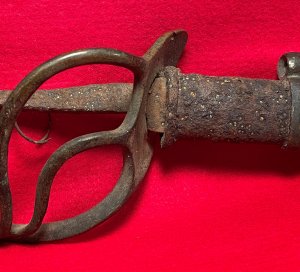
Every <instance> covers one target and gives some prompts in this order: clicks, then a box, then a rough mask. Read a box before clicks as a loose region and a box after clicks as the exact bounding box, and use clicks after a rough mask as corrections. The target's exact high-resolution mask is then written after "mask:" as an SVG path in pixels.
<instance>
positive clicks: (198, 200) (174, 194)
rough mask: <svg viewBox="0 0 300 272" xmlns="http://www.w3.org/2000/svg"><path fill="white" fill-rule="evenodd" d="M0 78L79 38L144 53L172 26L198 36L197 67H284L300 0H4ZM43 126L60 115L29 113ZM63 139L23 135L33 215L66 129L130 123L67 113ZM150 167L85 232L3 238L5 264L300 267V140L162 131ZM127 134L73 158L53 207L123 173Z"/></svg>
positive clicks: (103, 77)
mask: <svg viewBox="0 0 300 272" xmlns="http://www.w3.org/2000/svg"><path fill="white" fill-rule="evenodd" d="M0 7H1V9H0V14H1V17H0V18H1V24H0V41H1V42H0V55H1V57H0V84H1V85H0V88H1V89H13V88H14V87H15V86H16V85H17V83H18V82H19V81H20V80H21V79H22V78H23V77H24V76H25V75H26V74H27V73H28V72H30V71H31V70H32V69H33V68H34V67H36V66H37V65H38V64H40V63H42V62H44V61H46V60H47V59H49V58H51V57H53V56H55V55H57V54H60V53H63V52H67V51H70V50H74V49H79V48H87V47H113V48H117V49H121V50H124V51H127V52H129V53H133V54H137V55H141V54H143V53H144V52H145V51H146V50H147V48H148V47H149V46H150V45H151V44H152V43H153V42H154V41H155V40H156V39H157V38H158V37H159V36H160V35H161V34H163V33H164V32H166V31H169V30H173V29H178V28H182V29H185V30H187V31H188V33H189V40H188V44H187V47H186V50H185V53H184V56H183V57H182V59H181V61H180V63H179V67H180V68H181V69H182V70H183V72H185V73H190V72H197V73H204V74H208V75H232V76H245V77H252V78H254V77H259V78H269V79H275V78H276V64H277V60H278V59H279V57H280V56H281V54H283V53H285V52H288V51H299V50H300V28H299V27H298V25H299V22H300V9H299V1H296V0H294V1H279V0H273V1H270V0H269V1H258V0H252V1H239V0H228V1H220V0H216V1H209V0H198V1H192V0H176V1H153V0H152V1H132V0H127V1H96V0H81V1H57V0H52V1H44V0H40V1H34V0H27V1H21V0H9V1H2V3H1V4H0ZM131 80H132V75H131V74H130V73H129V72H127V71H126V70H124V69H121V68H111V67H109V66H99V65H94V66H87V67H82V68H76V69H72V70H70V71H68V72H64V73H62V74H60V75H58V76H56V77H55V78H53V79H51V80H49V81H48V82H47V84H45V86H43V87H45V88H54V87H66V86H74V85H84V84H90V83H102V82H117V81H119V82H120V81H121V82H122V81H127V82H129V81H131ZM21 119H22V120H20V123H21V126H22V128H23V129H24V131H25V132H28V133H30V135H33V136H36V137H37V136H40V135H42V133H43V130H44V129H45V123H46V120H47V118H46V115H43V114H42V115H40V116H39V115H37V114H35V113H26V114H24V115H23V116H22V118H21ZM52 119H53V128H52V133H51V138H52V140H51V141H50V142H49V143H48V144H46V145H44V146H41V147H37V146H33V145H32V144H30V143H28V142H26V141H24V140H23V139H22V138H21V137H20V136H19V135H17V134H16V133H14V135H13V137H12V140H11V144H10V156H9V160H10V169H9V175H10V179H11V187H12V192H13V201H14V222H18V223H20V222H23V223H25V222H28V220H29V219H30V217H31V214H32V209H33V200H34V191H35V185H36V180H37V176H38V173H39V171H40V170H41V168H42V166H43V164H44V163H45V161H46V160H47V158H48V157H49V156H50V154H51V153H52V152H53V151H54V150H55V149H56V148H57V147H59V146H60V145H61V144H63V143H64V142H65V141H67V140H69V139H71V138H73V137H75V136H78V135H81V134H84V133H88V132H92V131H99V130H103V129H108V128H113V127H116V126H117V125H118V124H119V123H120V120H121V118H120V117H116V116H112V115H105V116H100V115H90V114H61V113H57V114H53V116H52ZM151 137H152V142H153V146H154V157H153V161H152V164H151V167H150V169H149V172H148V174H147V176H146V178H145V179H144V181H143V182H142V184H141V186H140V188H139V189H138V191H137V192H136V193H135V194H134V196H133V197H132V198H131V199H130V200H129V201H128V203H127V204H126V206H125V207H124V208H123V209H122V210H121V211H120V212H119V213H117V214H116V215H115V216H114V217H112V218H111V219H110V220H109V221H107V222H105V223H104V224H103V225H101V226H98V227H97V228H95V229H93V230H92V231H90V232H88V233H86V234H83V235H80V236H78V237H75V238H72V239H68V240H64V241H60V242H57V243H50V244H43V245H33V246H32V245H30V246H29V245H15V244H6V245H2V246H1V247H0V271H6V272H8V271H300V266H299V264H300V231H299V229H300V197H299V196H300V173H299V171H300V170H299V158H300V156H299V155H300V153H299V152H297V151H293V150H281V149H280V147H278V146H271V145H261V144H244V145H237V144H216V143H207V142H201V141H182V142H178V143H176V144H175V145H173V146H171V147H169V148H167V149H164V150H161V149H160V147H159V138H158V136H156V135H151ZM120 155H121V151H120V149H119V148H117V147H112V148H101V149H97V150H93V151H89V152H85V153H83V154H80V155H78V156H76V157H75V158H73V159H72V160H70V161H69V162H68V163H67V164H66V165H64V167H63V169H62V170H61V171H60V172H59V174H58V176H57V177H56V180H55V183H54V186H53V189H52V196H51V200H50V204H49V205H50V208H49V211H48V213H47V216H46V219H45V220H46V221H53V220H57V219H62V218H67V217H70V216H74V215H76V214H78V213H80V212H82V211H85V210H87V209H88V208H90V207H92V206H93V205H95V204H96V203H97V202H98V201H99V200H101V199H102V198H103V197H104V196H105V194H106V193H107V192H109V190H110V189H111V188H112V187H113V185H114V182H115V180H116V178H117V177H118V174H119V171H120V168H121V164H122V161H121V158H120Z"/></svg>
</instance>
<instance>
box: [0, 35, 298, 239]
mask: <svg viewBox="0 0 300 272" xmlns="http://www.w3.org/2000/svg"><path fill="white" fill-rule="evenodd" d="M186 40H187V34H186V32H184V31H180V30H179V31H174V32H169V33H166V34H165V35H163V36H162V37H161V38H159V39H158V40H157V41H156V43H155V44H154V45H153V46H152V47H151V48H150V49H149V50H148V52H147V53H146V54H145V55H144V56H143V57H136V56H134V55H130V54H127V53H124V52H121V51H117V50H113V49H86V50H79V51H74V52H71V53H68V54H64V55H60V56H58V57H56V58H54V59H52V60H50V61H48V62H46V63H44V64H42V65H41V66H39V67H38V68H36V69H35V70H34V71H33V72H32V73H30V74H29V75H28V76H27V77H26V78H25V79H24V80H23V81H22V82H21V83H20V84H19V85H18V86H17V87H16V89H15V90H14V91H13V92H11V93H9V92H5V91H2V92H0V106H1V107H2V109H1V112H0V239H1V240H11V241H22V242H24V241H25V242H36V241H51V240H58V239H63V238H66V237H70V236H73V235H76V234H79V233H82V232H84V231H86V230H88V229H90V228H92V227H94V226H95V225H97V224H99V223H101V222H103V221H104V220H106V219H107V218H109V217H110V216H111V215H112V214H113V213H115V212H116V211H117V210H118V209H119V208H120V207H121V206H122V205H123V204H124V202H125V201H126V200H127V199H128V197H129V196H130V195H131V194H132V193H133V191H134V190H135V188H136V187H137V186H138V184H139V183H140V181H141V180H142V178H143V176H144V175H145V173H146V171H147V169H148V166H149V164H150V160H151V156H152V149H151V147H150V145H149V143H148V141H147V132H148V130H151V131H155V132H159V133H161V134H162V135H163V137H162V146H165V145H168V144H171V143H174V142H175V141H176V140H177V139H179V138H181V137H199V138H205V139H212V140H218V141H219V140H221V141H223V140H228V141H237V142H246V141H256V142H272V143H279V144H281V145H284V146H286V145H288V146H299V145H300V79H299V78H300V54H299V53H289V54H286V55H284V56H283V57H282V58H281V59H280V62H279V64H278V75H279V78H280V80H260V79H245V78H230V77H208V76H202V75H197V74H182V73H181V72H180V70H179V69H177V68H175V67H173V66H175V65H176V63H177V62H178V60H179V58H180V56H181V53H182V51H183V48H184V46H185V43H186ZM93 63H106V64H114V65H118V66H123V67H125V68H127V69H129V70H131V71H132V72H133V73H134V84H127V83H117V84H107V85H89V86H82V87H73V88H67V89H58V90H50V91H39V92H36V93H35V91H36V90H37V89H38V88H39V86H41V85H42V84H43V83H44V82H45V81H46V80H47V79H49V78H50V77H52V76H53V75H55V74H57V73H59V72H61V71H63V70H65V69H69V68H72V67H75V66H79V65H84V64H93ZM23 109H31V110H40V111H89V112H99V111H109V112H126V116H125V118H124V120H123V122H122V124H121V125H120V126H119V127H118V128H117V129H115V130H112V131H104V132H97V133H92V134H87V135H82V136H80V137H77V138H75V139H73V140H71V141H69V142H67V143H65V144H64V145H62V146H61V147H60V148H59V149H58V150H57V151H56V152H54V154H52V155H51V156H50V158H49V159H48V161H47V162H46V164H45V165H44V167H43V169H42V171H41V173H40V175H39V179H38V184H37V190H36V198H35V206H34V213H33V216H32V219H31V220H30V222H29V223H28V224H13V222H12V196H11V192H10V187H9V178H8V173H7V156H8V144H9V140H10V136H11V133H12V129H13V128H14V125H15V122H16V119H17V117H18V115H19V113H20V112H21V111H22V110H23ZM23 136H24V137H25V138H26V136H25V135H23ZM110 144H114V145H115V144H118V145H121V146H122V147H123V149H124V155H123V169H122V173H121V176H120V178H119V180H118V182H117V184H116V185H115V187H114V189H113V190H112V191H111V192H110V193H109V194H108V195H107V196H106V197H105V198H104V200H103V201H102V202H100V203H99V204H97V205H96V206H95V207H93V208H92V209H90V210H89V211H87V212H85V213H82V214H80V215H78V216H75V217H73V218H69V219H66V220H62V221H57V222H51V223H46V224H43V223H42V222H43V218H44V216H45V214H46V211H47V206H48V201H49V196H50V191H51V186H52V183H53V179H54V177H55V175H56V173H57V172H58V171H59V169H60V168H61V166H62V165H63V164H64V163H65V162H66V161H67V160H68V159H70V158H71V157H73V156H74V155H76V154H78V153H80V152H83V151H85V150H88V149H91V148H94V147H98V146H101V145H110Z"/></svg>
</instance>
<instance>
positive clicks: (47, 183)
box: [0, 31, 187, 242]
mask: <svg viewBox="0 0 300 272" xmlns="http://www.w3.org/2000/svg"><path fill="white" fill-rule="evenodd" d="M186 40H187V34H186V32H184V31H174V32H169V33H166V34H165V35H163V36H162V37H161V38H159V39H158V40H157V42H156V43H155V44H154V45H153V46H152V47H151V48H150V50H149V51H148V52H147V53H146V54H145V55H144V56H143V57H136V56H133V55H130V54H127V53H124V52H121V51H118V50H114V49H97V48H96V49H85V50H78V51H74V52H71V53H67V54H63V55H60V56H58V57H56V58H54V59H51V60H50V61H48V62H46V63H44V64H42V65H41V66H39V67H37V68H36V69H35V70H33V71H32V72H31V73H30V74H29V75H28V76H27V77H25V78H24V79H23V80H22V81H21V83H20V84H19V85H18V86H17V87H16V89H15V90H14V91H13V92H12V93H11V94H10V95H9V97H8V98H7V100H6V102H5V103H4V104H3V107H2V110H1V112H0V203H1V204H0V216H1V217H0V239H5V240H16V241H18V240H21V241H28V242H34V241H51V240H57V239H63V238H66V237H70V236H73V235H76V234H79V233H81V232H84V231H86V230H88V229H90V228H92V227H94V226H95V225H97V224H98V223H100V222H102V221H104V220H105V219H107V218H108V217H109V216H110V215H112V214H113V213H114V212H115V211H117V210H118V209H119V208H120V207H121V206H122V205H123V203H124V202H125V201H126V200H127V198H128V197H129V196H130V194H131V193H132V192H133V191H134V189H135V188H136V186H137V185H138V184H139V182H140V180H141V179H142V178H143V176H144V175H145V173H146V171H147V169H148V166H149V163H150V159H151V155H152V150H151V148H150V146H149V144H148V142H147V124H146V105H147V102H146V99H147V94H148V91H149V88H150V86H151V84H152V82H153V81H154V79H155V77H156V75H157V74H158V73H159V72H160V71H161V70H162V69H163V67H165V66H168V65H175V64H176V63H177V61H178V60H179V57H180V55H181V53H182V51H183V48H184V46H185V43H186ZM95 63H103V64H113V65H118V66H122V67H125V68H128V69H129V70H131V71H132V72H133V73H134V87H133V95H132V98H131V101H130V104H129V108H128V111H127V114H126V116H125V118H124V120H123V122H122V124H121V125H120V126H119V127H118V128H117V129H115V130H112V131H107V132H97V133H92V134H87V135H83V136H80V137H77V138H75V139H73V140H71V141H69V142H67V143H65V144H64V145H62V146H61V147H60V148H59V149H58V150H57V151H56V152H54V154H52V156H51V157H50V158H49V159H48V161H47V162H46V164H45V165H44V167H43V169H42V171H41V173H40V175H39V179H38V185H37V190H36V198H35V206H34V213H33V216H32V219H31V221H30V222H29V224H27V225H24V224H12V197H11V192H10V188H9V179H8V175H7V171H8V170H7V156H8V144H9V140H10V137H11V133H12V130H13V127H14V124H15V121H16V119H17V117H18V115H19V114H20V112H21V111H22V109H23V107H24V106H25V104H26V102H27V101H28V100H29V98H30V97H31V96H32V95H33V93H34V92H35V91H36V90H37V89H38V87H40V86H41V85H42V84H43V83H44V82H45V81H46V80H47V79H49V78H50V77H52V76H53V75H55V74H57V73H59V72H61V71H64V70H66V69H69V68H72V67H76V66H80V65H86V64H95ZM110 144H119V145H121V146H122V147H123V148H124V155H123V169H122V173H121V176H120V178H119V181H118V182H117V184H116V186H115V187H114V189H113V190H112V191H111V192H110V193H109V194H108V196H107V197H106V198H104V200H102V202H100V203H99V204H97V205H96V206H95V207H93V208H92V209H90V210H89V211H87V212H85V213H82V214H80V215H78V216H75V217H73V218H70V219H66V220H62V221H57V222H52V223H48V224H42V221H43V218H44V216H45V214H46V211H47V206H48V201H49V196H50V191H51V186H52V183H53V180H54V178H55V175H56V173H57V171H58V170H59V169H60V168H61V166H62V165H63V164H64V163H65V162H66V161H67V160H68V159H69V158H71V157H73V156H74V155H76V154H78V153H80V152H83V151H85V150H88V149H91V148H94V147H97V146H101V145H110Z"/></svg>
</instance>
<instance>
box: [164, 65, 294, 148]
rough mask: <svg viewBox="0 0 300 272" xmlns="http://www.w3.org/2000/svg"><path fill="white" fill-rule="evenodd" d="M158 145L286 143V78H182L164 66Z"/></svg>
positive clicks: (288, 117)
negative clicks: (181, 140)
mask: <svg viewBox="0 0 300 272" xmlns="http://www.w3.org/2000/svg"><path fill="white" fill-rule="evenodd" d="M163 74H164V77H165V78H166V82H167V98H166V114H165V122H164V135H163V138H162V146H166V145H169V144H172V143H173V142H175V141H176V140H177V139H179V138H185V137H199V138H204V139H211V140H215V141H224V140H225V141H234V142H272V143H279V144H282V145H284V146H285V145H287V143H288V139H289V134H290V124H291V112H292V95H291V90H290V83H289V81H288V80H287V79H282V80H261V79H246V78H233V77H208V76H202V75H198V74H182V73H181V72H180V70H179V69H178V68H175V67H167V68H166V69H165V70H164V72H163Z"/></svg>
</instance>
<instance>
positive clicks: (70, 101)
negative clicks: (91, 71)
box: [0, 83, 133, 112]
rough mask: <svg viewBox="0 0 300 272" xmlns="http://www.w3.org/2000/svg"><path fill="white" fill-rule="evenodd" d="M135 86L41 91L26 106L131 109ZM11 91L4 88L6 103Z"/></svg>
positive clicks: (2, 96)
mask: <svg viewBox="0 0 300 272" xmlns="http://www.w3.org/2000/svg"><path fill="white" fill-rule="evenodd" d="M132 89H133V85H132V84H130V83H114V84H101V85H96V84H95V85H88V86H81V87H72V88H63V89H56V90H47V91H46V90H39V91H38V92H35V93H34V94H33V95H32V96H31V97H30V99H29V100H28V101H27V103H26V104H25V106H24V109H33V110H40V111H89V112H104V111H113V112H126V111H127V110H128V107H129V104H130V100H131V95H132ZM9 94H10V91H0V105H2V104H3V103H4V102H5V101H6V99H7V97H8V95H9Z"/></svg>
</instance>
